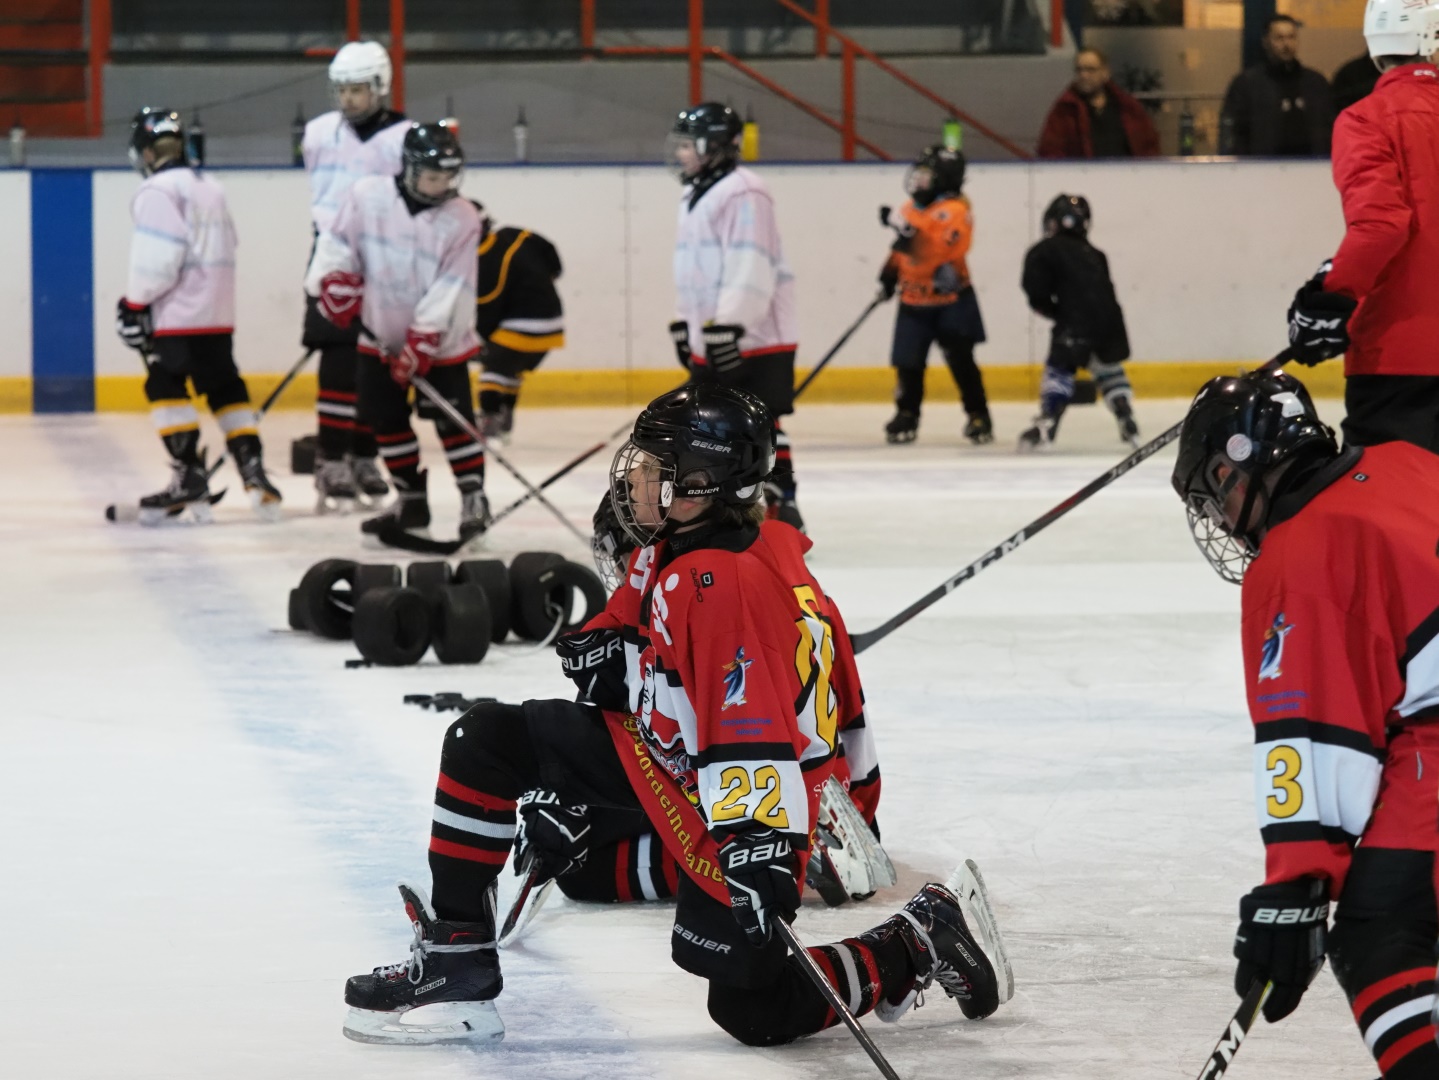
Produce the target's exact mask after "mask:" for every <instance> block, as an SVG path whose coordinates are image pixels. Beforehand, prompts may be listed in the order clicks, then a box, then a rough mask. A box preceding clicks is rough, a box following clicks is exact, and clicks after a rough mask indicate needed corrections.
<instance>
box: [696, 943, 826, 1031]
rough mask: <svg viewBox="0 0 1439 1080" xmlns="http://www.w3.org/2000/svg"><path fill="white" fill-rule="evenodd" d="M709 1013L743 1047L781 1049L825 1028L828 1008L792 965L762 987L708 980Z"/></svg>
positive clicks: (787, 966)
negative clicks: (774, 1047) (743, 1045)
mask: <svg viewBox="0 0 1439 1080" xmlns="http://www.w3.org/2000/svg"><path fill="white" fill-rule="evenodd" d="M708 1006H709V1014H710V1019H711V1020H713V1021H714V1022H715V1023H716V1024H718V1025H719V1026H720V1028H721V1029H722V1030H723V1031H725V1032H726V1033H727V1034H728V1035H730V1036H732V1037H733V1038H735V1039H737V1040H739V1041H740V1042H742V1043H744V1044H745V1045H746V1046H783V1045H784V1044H785V1043H789V1042H794V1040H795V1039H797V1038H799V1037H800V1036H801V1035H809V1034H811V1033H813V1032H816V1031H819V1030H820V1029H821V1028H822V1027H824V1026H825V1023H824V1022H825V1014H826V1012H827V1011H828V1008H829V1007H828V1006H827V1005H826V1004H825V1001H824V999H823V998H822V997H820V996H819V993H818V991H816V990H815V989H814V987H813V986H811V985H810V984H809V982H808V980H806V978H805V976H804V975H803V974H802V973H801V972H800V971H799V969H798V968H797V967H796V966H795V965H794V964H793V963H787V964H786V965H785V966H784V968H783V969H782V970H781V971H780V973H779V976H778V977H777V978H776V979H775V981H774V982H772V983H770V984H767V985H765V986H758V987H755V986H744V987H741V986H728V985H725V984H723V983H719V982H715V981H713V980H711V981H710V992H709V1001H708Z"/></svg>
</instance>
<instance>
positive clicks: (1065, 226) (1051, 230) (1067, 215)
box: [1044, 195, 1090, 236]
mask: <svg viewBox="0 0 1439 1080" xmlns="http://www.w3.org/2000/svg"><path fill="white" fill-rule="evenodd" d="M1089 222H1090V213H1089V200H1088V199H1086V198H1085V197H1084V196H1083V195H1056V196H1055V197H1054V198H1053V199H1052V200H1050V203H1049V205H1048V206H1046V207H1045V208H1044V235H1046V236H1053V235H1054V234H1055V233H1057V232H1067V233H1073V234H1074V235H1075V236H1083V235H1085V234H1086V233H1088V232H1089Z"/></svg>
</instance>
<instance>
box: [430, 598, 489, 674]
mask: <svg viewBox="0 0 1439 1080" xmlns="http://www.w3.org/2000/svg"><path fill="white" fill-rule="evenodd" d="M430 629H431V631H432V635H431V636H432V638H433V640H432V641H431V644H432V645H434V647H435V656H436V657H437V658H438V659H439V661H440V663H442V664H478V663H479V662H480V661H481V660H483V659H484V658H485V653H487V652H489V651H490V638H491V636H492V630H491V627H490V601H489V598H488V597H486V596H485V590H484V589H482V588H480V587H479V586H478V585H469V584H465V585H447V586H446V587H445V588H443V589H442V590H440V593H439V596H438V597H437V598H436V599H435V600H434V601H433V602H432V603H431V606H430Z"/></svg>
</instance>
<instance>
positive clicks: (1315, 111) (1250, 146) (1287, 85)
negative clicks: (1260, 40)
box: [1220, 15, 1334, 157]
mask: <svg viewBox="0 0 1439 1080" xmlns="http://www.w3.org/2000/svg"><path fill="white" fill-rule="evenodd" d="M1298 57H1299V23H1298V22H1297V21H1296V20H1294V19H1292V18H1290V17H1289V16H1288V15H1275V16H1273V17H1272V18H1271V19H1270V20H1269V22H1268V23H1266V24H1265V30H1264V62H1263V63H1262V64H1256V65H1254V67H1252V68H1250V69H1249V70H1248V71H1244V72H1241V73H1240V74H1238V75H1236V76H1234V81H1233V82H1231V83H1230V84H1229V90H1228V92H1227V93H1226V94H1225V95H1224V109H1223V113H1222V117H1223V121H1222V123H1223V129H1222V130H1224V131H1226V132H1227V135H1226V137H1225V138H1222V139H1221V143H1225V142H1227V143H1228V144H1229V145H1221V147H1220V150H1221V151H1222V152H1224V153H1229V154H1251V155H1255V156H1259V157H1328V156H1329V137H1330V132H1331V130H1332V129H1333V127H1334V100H1333V97H1332V95H1331V93H1330V90H1329V83H1328V81H1327V80H1326V79H1325V78H1324V76H1323V75H1321V74H1319V72H1317V71H1314V70H1313V69H1312V68H1307V67H1305V66H1304V65H1303V64H1301V63H1300V62H1299V59H1298Z"/></svg>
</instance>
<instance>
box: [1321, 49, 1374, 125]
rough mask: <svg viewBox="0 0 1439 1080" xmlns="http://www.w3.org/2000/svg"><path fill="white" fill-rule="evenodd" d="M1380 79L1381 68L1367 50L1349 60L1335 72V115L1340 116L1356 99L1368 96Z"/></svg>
mask: <svg viewBox="0 0 1439 1080" xmlns="http://www.w3.org/2000/svg"><path fill="white" fill-rule="evenodd" d="M1378 81H1379V68H1378V67H1377V66H1375V63H1374V57H1372V56H1370V55H1369V54H1368V53H1367V52H1362V53H1360V54H1359V55H1358V56H1356V57H1355V58H1354V59H1353V60H1350V61H1347V62H1346V63H1345V64H1344V66H1343V67H1341V68H1340V69H1339V70H1338V71H1336V72H1335V73H1334V81H1333V84H1332V85H1333V90H1334V115H1335V116H1338V115H1339V114H1340V113H1342V112H1343V111H1344V110H1345V109H1347V108H1349V106H1351V105H1353V104H1354V103H1355V102H1356V101H1361V100H1363V99H1364V98H1367V97H1368V96H1369V95H1370V94H1371V93H1372V92H1373V90H1374V84H1375V83H1377V82H1378Z"/></svg>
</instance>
